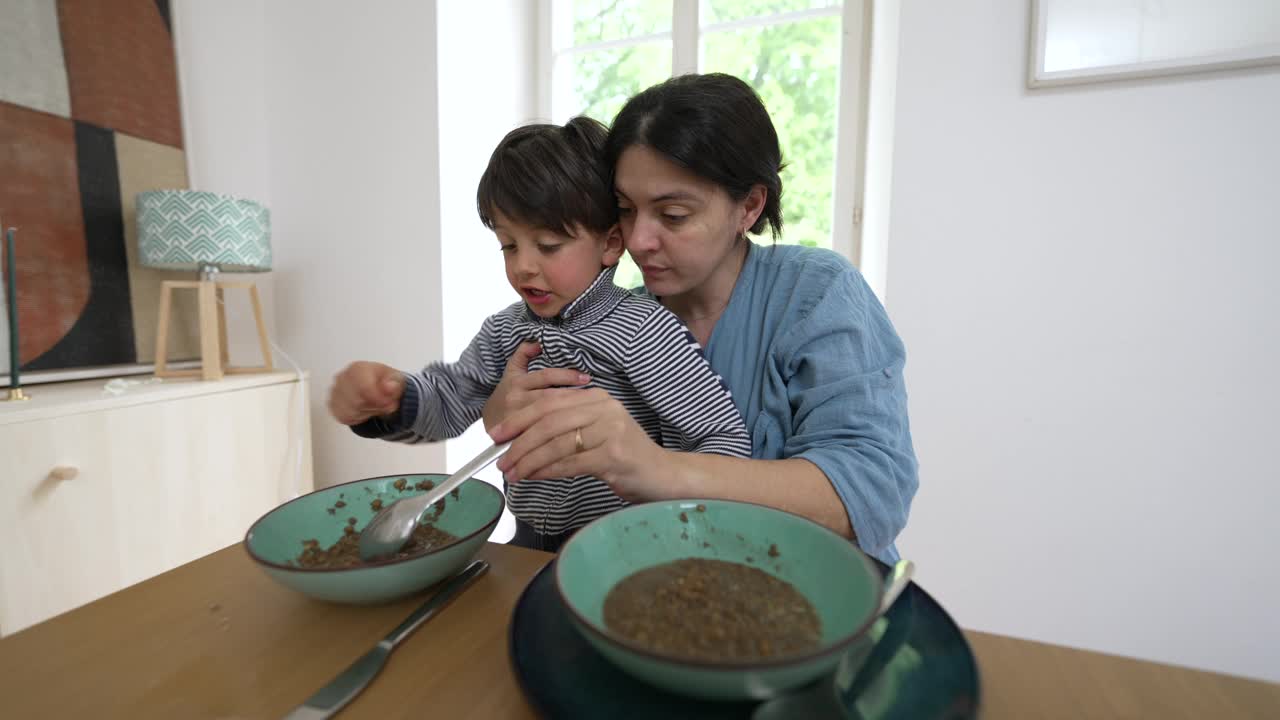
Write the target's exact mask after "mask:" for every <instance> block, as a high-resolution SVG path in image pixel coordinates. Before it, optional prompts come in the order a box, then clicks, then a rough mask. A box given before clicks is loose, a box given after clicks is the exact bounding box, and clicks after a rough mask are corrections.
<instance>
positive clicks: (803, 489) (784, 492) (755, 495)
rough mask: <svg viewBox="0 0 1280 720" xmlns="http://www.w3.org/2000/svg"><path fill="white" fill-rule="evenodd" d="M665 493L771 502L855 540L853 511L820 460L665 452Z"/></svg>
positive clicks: (763, 503) (767, 503)
mask: <svg viewBox="0 0 1280 720" xmlns="http://www.w3.org/2000/svg"><path fill="white" fill-rule="evenodd" d="M663 454H664V456H665V457H664V462H663V463H662V464H661V467H662V470H661V472H662V473H663V474H664V475H665V476H666V478H667V482H664V483H663V484H662V487H663V488H664V490H663V494H664V495H665V497H663V498H654V499H655V500H656V499H674V498H682V497H699V498H715V499H721V500H740V501H742V502H752V503H758V504H760V505H768V506H770V507H775V508H778V509H780V510H786V511H787V512H790V513H794V514H796V515H801V516H803V517H806V518H809V519H810V520H813V521H814V522H817V523H820V524H822V525H825V526H826V527H829V528H831V529H832V530H834V531H835V532H837V533H839V534H840V535H842V536H843V537H846V538H850V539H856V537H855V536H854V531H853V526H852V525H850V524H849V514H848V512H846V511H845V508H844V504H843V503H842V502H840V496H839V495H837V494H836V490H835V488H834V487H832V486H831V481H830V480H829V479H828V478H827V476H826V475H825V474H824V473H823V472H822V471H821V470H819V469H818V466H817V465H814V464H813V463H811V462H809V461H808V460H802V459H800V458H791V459H787V460H745V459H741V458H731V457H725V456H723V455H712V454H709V453H683V452H671V451H664V453H663Z"/></svg>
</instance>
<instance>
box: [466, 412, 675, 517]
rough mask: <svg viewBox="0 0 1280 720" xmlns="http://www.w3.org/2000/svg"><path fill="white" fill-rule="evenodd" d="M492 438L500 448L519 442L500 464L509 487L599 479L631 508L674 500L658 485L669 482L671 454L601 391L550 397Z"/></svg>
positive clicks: (494, 430) (515, 417) (514, 418)
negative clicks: (577, 477)
mask: <svg viewBox="0 0 1280 720" xmlns="http://www.w3.org/2000/svg"><path fill="white" fill-rule="evenodd" d="M489 434H490V435H491V436H492V437H493V440H494V442H504V441H506V440H510V439H512V438H515V441H514V442H512V443H511V449H510V450H508V451H507V452H506V454H505V455H503V456H502V458H501V459H500V460H498V469H499V470H501V471H502V472H503V474H504V477H506V478H507V480H508V482H518V481H521V480H529V481H537V480H550V479H554V478H562V477H572V476H575V475H594V476H595V477H598V478H600V479H601V480H603V481H605V482H606V483H608V484H609V486H610V487H611V488H613V491H614V492H615V493H617V494H618V496H620V497H622V498H623V499H624V500H628V501H631V502H637V501H643V500H649V499H655V498H658V497H662V496H665V495H667V494H670V492H669V491H670V488H666V487H663V486H662V485H661V484H660V483H661V481H660V480H658V481H655V478H664V477H669V476H668V475H666V474H664V472H663V470H662V467H663V465H664V464H665V463H666V462H667V460H668V459H669V457H668V456H669V455H670V453H668V452H667V451H666V450H663V449H662V448H661V447H658V446H657V445H656V444H654V442H653V441H652V440H650V439H649V436H648V434H646V433H645V431H644V430H643V429H642V428H641V427H640V426H639V425H638V424H636V421H635V419H633V418H632V417H631V415H630V413H628V412H627V411H626V409H625V408H624V407H622V404H621V403H619V402H618V401H617V400H615V399H614V398H613V397H611V396H610V395H609V393H607V392H605V391H604V390H601V389H599V388H589V389H586V390H573V391H568V392H565V393H558V394H555V395H544V396H542V397H540V398H538V399H537V400H535V401H533V402H532V403H529V404H528V405H526V406H525V407H522V408H520V409H518V410H516V411H515V412H513V413H511V414H510V415H508V416H507V417H506V418H505V419H504V420H503V421H502V422H501V423H500V424H498V425H497V426H495V427H493V428H492V429H491V430H490V431H489ZM578 438H581V447H579V446H578Z"/></svg>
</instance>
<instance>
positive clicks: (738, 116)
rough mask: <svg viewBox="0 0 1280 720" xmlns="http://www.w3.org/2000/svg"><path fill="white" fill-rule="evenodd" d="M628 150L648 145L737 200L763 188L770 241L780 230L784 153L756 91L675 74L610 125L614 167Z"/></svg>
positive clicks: (727, 78)
mask: <svg viewBox="0 0 1280 720" xmlns="http://www.w3.org/2000/svg"><path fill="white" fill-rule="evenodd" d="M632 145H646V146H648V147H651V148H653V149H654V150H656V151H657V152H658V153H660V154H662V155H664V156H666V157H667V158H668V159H670V160H672V161H673V162H675V163H676V164H678V165H680V166H682V167H684V168H685V169H687V170H689V171H690V172H692V173H693V174H695V175H698V176H700V177H703V178H706V179H707V180H710V181H712V182H714V183H715V184H717V185H719V186H720V187H722V188H724V189H725V192H727V193H729V197H731V198H733V199H734V200H735V201H738V200H742V199H743V198H745V197H746V196H747V193H748V192H750V191H751V188H752V186H754V185H762V186H764V189H765V190H766V191H767V193H766V197H765V203H764V212H762V213H760V217H759V218H757V219H756V222H755V224H754V225H752V226H751V232H753V233H755V234H757V235H758V234H760V233H761V232H763V231H764V226H765V223H768V225H769V227H770V228H771V229H772V231H773V237H774V238H775V239H776V238H777V237H778V234H779V233H781V232H782V178H780V177H779V176H778V173H779V172H781V170H782V168H783V164H782V151H781V150H780V149H779V147H778V133H777V131H776V130H774V128H773V121H772V120H770V119H769V111H768V110H765V108H764V103H763V102H761V101H760V96H759V95H756V92H755V90H752V89H751V86H750V85H748V84H746V83H745V82H743V81H741V80H739V79H738V78H736V77H733V76H732V75H725V74H723V73H710V74H707V75H680V76H678V77H673V78H671V79H670V80H667V81H666V82H663V83H660V84H658V85H654V86H653V87H651V88H649V89H648V90H645V91H644V92H642V93H640V94H639V95H636V96H635V97H633V98H631V99H630V100H628V101H627V104H626V105H624V106H623V107H622V110H621V111H620V112H619V113H618V117H616V118H615V119H614V121H613V128H612V129H611V130H610V131H609V139H608V142H607V143H606V144H605V151H604V156H605V162H606V163H607V166H608V167H609V168H610V169H611V170H612V169H615V168H616V167H617V164H618V158H619V157H621V156H622V153H623V152H624V151H626V149H627V148H629V147H631V146H632Z"/></svg>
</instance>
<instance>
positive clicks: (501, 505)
mask: <svg viewBox="0 0 1280 720" xmlns="http://www.w3.org/2000/svg"><path fill="white" fill-rule="evenodd" d="M424 475H430V476H438V477H445V478H447V477H449V475H448V473H435V472H408V473H392V474H390V475H377V476H374V477H367V478H361V479H359V480H350V481H348V482H344V483H338V484H337V485H329V486H328V487H322V488H318V489H316V490H312V491H311V492H309V493H305V494H303V495H299V496H298V497H296V498H294V499H292V500H289V501H287V502H283V503H280V504H279V505H277V506H275V507H273V508H271V509H270V510H268V511H266V512H265V513H263V514H262V515H261V516H260V517H259V518H258V519H257V520H255V521H254V522H253V524H252V525H250V526H249V529H248V530H247V531H246V532H245V534H244V540H242V541H240V544H241V545H242V546H243V547H244V550H245V552H247V553H248V554H249V557H251V558H253V560H254V562H257V563H259V564H261V565H265V566H267V567H270V568H276V569H277V570H288V571H290V572H301V573H340V572H352V571H357V570H370V569H373V568H379V567H387V566H389V565H395V564H397V563H405V562H410V561H413V560H421V559H423V558H426V557H431V556H432V555H435V554H436V553H440V552H444V551H445V550H448V549H450V548H453V547H455V546H457V545H461V544H462V543H464V542H466V541H467V540H470V539H471V538H474V537H475V536H476V535H479V534H480V533H482V532H484V531H485V530H490V532H492V530H491V528H492V527H494V526H495V525H497V524H498V521H499V520H501V519H502V512H503V510H506V508H507V498H506V496H505V495H503V494H502V491H501V490H499V489H498V488H496V487H494V486H492V485H490V484H489V483H487V482H485V481H484V480H481V479H480V478H477V477H470V478H467V479H466V480H465V481H464V482H463V483H462V484H463V485H465V484H466V483H469V482H478V483H480V484H481V485H483V486H485V487H486V488H488V490H489V491H490V492H493V493H495V494H496V495H497V496H498V510H497V512H495V513H494V515H493V518H492V519H490V520H489V521H487V522H485V523H484V524H483V525H481V526H480V527H479V528H478V529H477V530H475V531H474V532H472V533H470V534H467V535H464V536H462V537H460V538H458V539H457V540H455V541H454V542H451V543H449V544H448V545H444V546H442V547H438V548H435V549H434V550H428V551H426V552H424V553H421V554H419V555H411V556H409V557H405V558H392V559H390V560H374V561H373V562H366V563H364V564H361V565H356V566H355V567H342V568H304V567H299V566H297V565H285V564H283V563H278V562H275V561H273V560H268V559H266V558H264V557H262V556H261V555H259V554H258V553H256V552H254V551H253V547H252V546H251V545H250V544H249V541H250V540H252V539H253V531H254V530H256V529H257V527H258V525H260V524H262V521H263V520H266V519H267V516H268V515H271V514H272V513H274V512H276V511H277V510H280V509H282V508H284V507H285V506H287V505H291V504H293V503H295V502H298V501H299V500H302V499H303V498H306V497H310V496H311V495H315V494H317V493H322V492H328V491H330V490H332V489H334V488H340V487H346V486H347V485H355V484H357V483H365V482H370V481H372V480H389V479H391V478H396V479H399V478H407V477H411V476H424ZM459 487H461V485H460V486H459Z"/></svg>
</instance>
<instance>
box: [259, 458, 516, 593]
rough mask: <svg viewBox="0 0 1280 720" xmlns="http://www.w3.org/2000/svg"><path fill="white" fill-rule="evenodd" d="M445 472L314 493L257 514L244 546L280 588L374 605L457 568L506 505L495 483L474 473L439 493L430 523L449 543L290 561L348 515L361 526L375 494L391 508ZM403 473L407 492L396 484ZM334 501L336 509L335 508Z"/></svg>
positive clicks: (331, 538)
mask: <svg viewBox="0 0 1280 720" xmlns="http://www.w3.org/2000/svg"><path fill="white" fill-rule="evenodd" d="M446 477H448V476H447V475H388V476H386V477H377V478H369V479H367V480H357V481H355V482H349V483H345V484H342V485H334V486H333V487H328V488H324V489H323V490H316V491H315V492H312V493H308V494H306V495H303V496H302V497H299V498H296V499H294V500H290V501H289V502H287V503H285V504H283V505H281V506H280V507H278V508H276V509H274V510H272V511H271V512H269V513H267V514H266V515H263V516H262V517H261V518H260V519H259V520H258V521H257V522H256V523H254V524H253V526H252V527H250V528H249V532H248V533H247V534H246V535H245V538H244V547H245V550H247V551H248V552H249V556H250V557H252V558H253V559H254V561H256V562H257V563H258V565H259V566H260V567H261V568H262V569H263V570H264V571H265V572H266V573H267V574H268V575H270V576H271V577H272V578H273V579H274V580H276V581H277V582H279V583H280V584H281V585H284V586H286V587H290V588H293V589H294V590H297V591H298V592H300V593H302V594H304V595H309V596H311V597H313V598H317V599H320V600H329V601H332V602H339V603H355V604H373V603H383V602H388V601H391V600H395V599H396V598H401V597H404V596H406V595H412V594H414V593H416V592H418V591H419V590H422V589H423V588H425V587H428V586H430V585H433V584H435V583H436V582H439V581H440V580H443V579H445V578H446V577H449V576H450V575H453V574H454V573H457V572H458V571H460V570H462V568H463V567H464V566H465V565H466V564H467V563H468V562H470V560H471V559H472V557H474V556H475V554H476V553H477V552H478V551H479V550H480V548H481V547H482V546H483V545H484V543H485V541H486V540H488V539H489V536H490V535H491V534H493V529H494V528H495V527H496V526H497V524H498V518H500V517H501V516H502V509H503V506H504V505H505V501H504V500H503V497H502V493H501V492H499V491H498V489H497V488H495V487H493V486H492V485H490V484H488V483H486V482H484V481H482V480H476V479H474V478H473V479H471V480H467V481H466V482H464V483H462V485H460V486H459V487H458V489H457V490H456V492H457V495H458V496H457V498H453V497H446V498H445V509H444V512H443V513H442V514H441V515H440V518H439V519H438V520H436V521H435V522H434V524H435V526H436V527H438V528H440V529H441V530H444V531H445V532H448V533H451V534H453V535H455V536H457V537H458V538H459V540H458V542H455V543H453V544H451V545H446V546H444V547H442V548H439V549H436V550H432V551H430V552H427V553H424V554H422V555H415V556H413V557H409V558H405V559H402V560H383V561H379V562H373V563H369V564H367V565H363V566H360V567H354V568H339V569H333V570H328V569H312V568H300V567H294V566H292V565H290V561H292V560H295V559H296V558H297V557H298V555H299V553H301V552H302V541H303V540H310V539H315V540H318V541H320V545H321V546H322V547H328V546H330V545H332V544H333V543H335V542H337V541H338V538H340V537H341V536H342V532H343V530H342V529H343V527H344V526H345V525H346V524H347V522H348V518H353V517H354V518H355V519H356V528H363V527H364V526H365V525H367V524H368V523H369V520H371V519H372V518H373V516H374V514H375V511H374V510H373V509H372V503H373V501H374V500H375V499H380V500H382V502H383V503H384V504H387V505H389V504H391V503H392V502H393V501H395V500H396V499H398V498H405V497H412V496H413V495H419V494H421V493H422V492H424V491H419V490H415V489H413V486H414V485H416V484H417V483H419V482H421V481H423V480H430V481H432V482H434V483H440V482H441V481H443V480H444V479H445V478H446ZM402 478H403V479H404V480H405V483H404V484H405V487H406V488H407V490H406V491H401V490H398V489H397V488H396V487H395V485H396V482H397V481H398V480H400V479H402ZM339 502H341V503H342V504H343V506H342V507H337V504H338V503H339ZM330 510H333V512H332V513H330ZM428 515H430V513H428Z"/></svg>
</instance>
